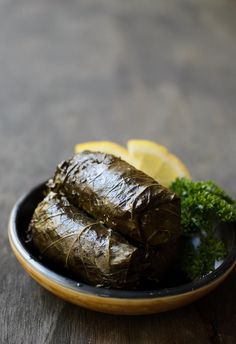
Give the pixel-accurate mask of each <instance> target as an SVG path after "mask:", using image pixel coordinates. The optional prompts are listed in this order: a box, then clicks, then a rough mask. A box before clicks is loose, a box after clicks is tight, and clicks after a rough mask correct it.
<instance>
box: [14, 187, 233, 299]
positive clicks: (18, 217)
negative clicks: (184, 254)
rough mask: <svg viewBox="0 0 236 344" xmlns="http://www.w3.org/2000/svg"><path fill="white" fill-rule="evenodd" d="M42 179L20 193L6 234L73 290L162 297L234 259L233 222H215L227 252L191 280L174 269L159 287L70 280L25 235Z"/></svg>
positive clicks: (196, 284) (186, 287)
mask: <svg viewBox="0 0 236 344" xmlns="http://www.w3.org/2000/svg"><path fill="white" fill-rule="evenodd" d="M44 192H45V183H42V184H40V185H39V186H37V187H35V188H34V189H33V190H32V191H30V192H29V193H28V194H27V195H25V196H24V197H22V198H21V199H20V200H19V201H18V202H17V203H16V205H15V207H14V208H13V210H12V214H11V219H10V235H11V239H12V241H13V242H14V245H15V246H16V248H17V250H18V252H19V253H20V254H21V256H22V257H23V258H24V259H25V260H30V264H31V266H33V268H35V269H38V270H40V272H41V273H43V274H44V275H46V276H47V277H50V278H52V279H54V280H55V281H57V282H58V283H60V284H61V285H64V286H66V287H69V288H72V289H74V290H78V291H80V292H81V291H82V292H86V293H92V294H96V295H99V296H103V297H117V298H146V297H152V298H153V297H162V296H170V295H177V294H181V293H185V292H188V291H191V290H194V289H198V288H200V287H202V286H204V285H206V284H208V283H209V282H211V281H213V280H214V279H216V278H217V277H219V276H221V275H222V274H223V273H224V272H225V271H227V270H228V269H229V267H231V265H232V264H234V262H235V259H236V231H235V224H232V225H224V226H219V227H218V228H217V234H218V235H219V237H220V238H221V239H222V241H223V242H224V244H225V246H226V248H227V251H228V255H227V256H226V257H225V258H224V259H223V260H222V261H221V262H220V263H218V267H217V268H216V269H215V270H214V271H213V272H211V273H209V274H208V275H206V276H204V277H202V278H201V279H199V280H197V281H194V282H187V280H186V278H185V277H184V276H183V275H182V274H179V273H178V271H177V272H176V271H173V272H171V273H170V274H169V275H171V278H168V279H167V280H166V281H164V283H163V285H162V286H160V288H159V289H155V290H153V289H149V290H141V291H126V290H114V289H105V288H97V287H93V286H89V285H87V284H85V283H83V282H82V281H78V280H74V279H72V278H70V277H69V275H68V273H67V272H66V271H64V270H62V269H55V266H50V264H48V263H45V262H42V261H41V260H40V259H39V257H38V254H37V252H36V250H35V249H34V247H33V246H32V244H31V242H30V241H29V238H28V237H27V229H28V225H29V222H30V220H31V218H32V215H33V212H34V209H35V208H36V206H37V204H38V203H39V202H40V201H41V200H42V199H43V198H44Z"/></svg>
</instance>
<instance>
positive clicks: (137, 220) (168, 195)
mask: <svg viewBox="0 0 236 344" xmlns="http://www.w3.org/2000/svg"><path fill="white" fill-rule="evenodd" d="M50 187H51V189H52V190H54V191H56V192H61V193H63V194H65V195H66V196H67V197H68V199H69V200H70V201H71V202H72V203H73V204H74V205H76V206H79V207H81V208H82V209H84V210H85V211H86V212H88V213H89V214H91V215H92V216H94V217H95V218H97V219H98V220H101V221H103V222H104V223H105V224H106V225H107V226H109V227H111V228H113V229H116V230H117V231H119V232H121V233H123V234H124V235H125V236H127V238H131V239H134V240H137V241H139V242H143V243H144V242H147V243H148V244H150V245H157V244H161V243H165V242H167V241H170V240H173V239H175V238H177V237H178V236H179V228H180V201H179V198H178V197H177V196H176V195H175V194H174V193H173V192H171V191H169V190H168V189H166V188H165V187H163V186H161V185H160V184H159V183H158V182H156V181H155V180H154V179H152V178H151V177H149V176H147V175H146V174H145V173H143V172H141V171H139V170H137V169H136V168H135V167H133V166H131V165H129V164H128V163H127V162H125V161H123V160H121V159H119V158H116V157H114V156H112V155H109V154H104V153H94V152H89V151H84V152H82V153H80V154H77V155H75V156H74V157H73V158H72V159H70V160H67V161H64V162H62V163H61V164H60V165H59V166H58V168H57V171H56V174H55V176H54V179H53V180H52V181H51V182H50Z"/></svg>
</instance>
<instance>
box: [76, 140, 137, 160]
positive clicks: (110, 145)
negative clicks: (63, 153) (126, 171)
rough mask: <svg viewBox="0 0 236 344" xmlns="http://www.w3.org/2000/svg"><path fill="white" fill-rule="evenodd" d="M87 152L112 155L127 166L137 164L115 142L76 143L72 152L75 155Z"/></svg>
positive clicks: (123, 148) (125, 150)
mask: <svg viewBox="0 0 236 344" xmlns="http://www.w3.org/2000/svg"><path fill="white" fill-rule="evenodd" d="M84 150H89V151H91V152H102V153H108V154H113V155H115V156H117V157H119V158H121V159H123V160H125V161H127V162H128V163H129V164H131V165H133V166H136V164H137V162H136V159H135V158H132V157H131V155H130V154H129V152H128V151H127V149H126V148H125V147H123V146H120V145H118V144H117V143H115V142H111V141H90V142H84V143H78V144H76V145H75V148H74V152H75V153H76V154H78V153H80V152H82V151H84Z"/></svg>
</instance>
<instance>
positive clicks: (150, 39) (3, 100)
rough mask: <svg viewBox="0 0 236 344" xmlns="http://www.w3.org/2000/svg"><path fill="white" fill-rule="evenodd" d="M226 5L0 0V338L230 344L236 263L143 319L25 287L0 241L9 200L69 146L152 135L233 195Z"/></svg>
mask: <svg viewBox="0 0 236 344" xmlns="http://www.w3.org/2000/svg"><path fill="white" fill-rule="evenodd" d="M235 91H236V2H235V1H233V0H232V1H230V0H198V1H194V0H160V1H157V0H145V1H143V0H126V1H124V0H81V1H77V0H68V1H62V0H40V1H39V0H0V147H1V149H0V176H1V178H0V219H1V221H0V310H1V315H0V343H1V344H8V343H9V344H21V343H22V344H23V343H24V344H31V343H32V344H43V343H44V344H48V343H50V344H54V343H55V344H60V343H62V344H64V343H66V344H67V343H75V344H77V343H81V344H87V343H89V344H94V343H98V344H103V343H105V344H109V343H112V344H118V343H121V344H127V343H129V344H133V343H136V344H139V343H140V344H141V343H144V344H150V343H152V344H153V343H158V344H165V343H180V344H184V343H186V344H189V343H190V344H192V343H193V344H194V343H199V344H204V343H212V344H219V343H223V344H230V343H236V326H235V325H236V292H235V286H236V271H234V272H233V273H232V274H231V275H230V277H229V278H228V279H227V280H226V281H225V283H223V285H222V286H220V287H219V288H218V289H217V290H216V291H214V292H213V293H211V294H210V295H209V296H207V297H205V298H203V299H202V300H201V301H199V302H196V303H195V304H193V305H190V306H188V307H185V308H182V309H179V310H176V311H172V312H168V313H163V314H157V315H152V316H139V317H131V316H130V317H122V316H111V315H106V314H99V313H95V312H92V311H88V310H85V309H82V308H79V307H76V306H74V305H71V304H68V303H66V302H64V301H62V300H60V299H59V298H57V297H55V296H53V295H52V294H50V293H49V292H47V291H46V290H44V289H43V288H41V287H40V286H39V285H38V284H37V283H36V282H34V281H33V280H32V279H31V278H30V277H29V276H28V275H27V274H26V273H25V271H24V270H23V269H22V268H21V266H20V265H19V264H18V262H17V261H16V259H15V257H14V256H13V253H12V252H11V250H10V247H9V243H8V239H7V222H8V217H9V213H10V210H11V207H12V206H13V204H14V202H15V201H16V200H17V198H18V197H19V196H20V195H21V194H22V193H24V192H25V191H27V190H29V189H30V188H31V187H32V186H33V185H35V184H36V183H39V182H41V181H43V180H45V179H46V178H48V177H49V176H51V174H52V173H53V170H54V168H55V166H56V164H57V163H58V162H59V161H60V160H62V159H63V158H66V157H69V156H70V155H71V154H72V150H73V145H74V144H75V143H76V142H79V141H81V142H82V141H87V140H99V139H102V140H103V139H109V140H114V141H117V142H119V143H122V144H125V142H126V140H127V139H128V138H147V139H152V140H156V141H158V142H160V143H162V144H164V145H166V146H167V147H168V148H169V149H171V150H172V151H173V152H174V153H176V154H177V155H179V156H180V157H181V158H182V159H183V160H184V161H185V163H186V164H187V165H188V166H189V168H190V170H191V172H192V175H193V177H194V178H199V179H207V178H212V179H215V180H216V181H217V182H218V183H219V184H220V185H221V186H223V187H224V188H226V189H227V190H228V191H229V192H230V193H231V194H232V195H233V196H235V195H236V183H235V180H236V169H235V167H236V166H235V165H236V164H235V162H236V112H235V109H236V96H235V95H236V92H235Z"/></svg>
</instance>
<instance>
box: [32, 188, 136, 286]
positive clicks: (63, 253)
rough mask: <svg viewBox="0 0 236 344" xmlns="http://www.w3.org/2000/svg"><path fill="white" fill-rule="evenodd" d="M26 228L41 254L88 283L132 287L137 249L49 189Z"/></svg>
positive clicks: (134, 284) (134, 280)
mask: <svg viewBox="0 0 236 344" xmlns="http://www.w3.org/2000/svg"><path fill="white" fill-rule="evenodd" d="M29 231H30V232H31V236H32V241H33V244H34V246H35V248H37V250H38V252H39V253H40V256H41V257H42V258H46V259H48V261H50V262H51V263H52V262H53V263H54V264H56V265H57V266H58V267H60V266H61V267H64V268H66V269H67V270H68V271H70V272H71V273H72V275H73V276H74V277H77V278H79V279H80V280H81V279H82V280H83V281H84V282H87V283H89V284H91V285H99V286H104V287H113V288H132V287H136V285H137V282H138V280H139V275H138V273H137V272H136V271H135V270H136V268H138V267H139V266H140V264H139V260H138V256H137V253H138V250H137V248H136V247H134V246H133V245H131V244H129V243H128V242H127V241H126V240H125V239H123V238H122V237H121V235H120V234H119V233H116V232H115V231H114V230H112V229H109V228H106V227H104V226H103V224H101V223H100V222H99V221H97V220H94V219H92V218H91V217H90V216H88V215H87V214H85V213H84V212H82V211H78V209H76V208H75V207H73V206H72V205H71V204H70V203H69V202H68V200H67V199H66V198H65V197H60V196H58V195H57V194H56V193H54V192H50V193H49V194H48V195H47V196H46V198H45V199H44V200H43V201H42V202H41V203H39V205H38V206H37V208H36V210H35V212H34V215H33V217H32V220H31V223H30V226H29Z"/></svg>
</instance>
